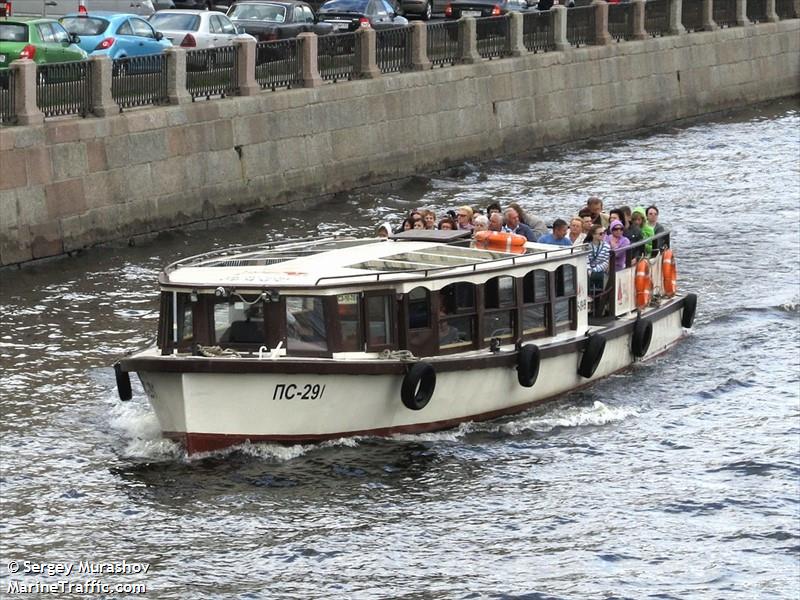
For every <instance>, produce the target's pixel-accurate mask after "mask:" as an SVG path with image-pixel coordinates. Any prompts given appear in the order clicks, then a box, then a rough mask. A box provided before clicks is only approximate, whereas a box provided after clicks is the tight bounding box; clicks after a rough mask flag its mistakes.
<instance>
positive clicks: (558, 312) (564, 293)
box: [553, 265, 577, 330]
mask: <svg viewBox="0 0 800 600" xmlns="http://www.w3.org/2000/svg"><path fill="white" fill-rule="evenodd" d="M576 279H577V274H576V269H575V267H574V266H572V265H561V266H560V267H558V269H556V277H555V280H556V289H555V292H556V293H555V296H556V297H555V300H554V302H553V317H554V320H555V326H556V330H559V329H561V330H564V329H569V328H573V327H576V326H577V324H576V321H577V319H576V317H577V314H576V313H577V311H576V310H575V306H576V302H575V296H576V286H577V283H576Z"/></svg>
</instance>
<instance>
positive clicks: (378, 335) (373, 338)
mask: <svg viewBox="0 0 800 600" xmlns="http://www.w3.org/2000/svg"><path fill="white" fill-rule="evenodd" d="M576 288H577V282H576V269H575V267H573V266H571V265H562V266H561V267H559V268H558V269H557V270H556V271H555V272H549V271H545V270H542V269H539V270H535V271H531V272H530V273H528V274H526V275H525V276H524V277H523V278H521V279H516V278H514V277H511V276H499V277H494V278H493V279H490V280H489V281H487V282H486V283H485V284H483V285H482V286H481V285H475V284H472V283H453V284H450V285H448V286H446V287H444V288H443V289H442V290H440V291H439V292H434V293H432V292H431V291H430V290H428V289H426V288H424V287H417V288H414V289H413V290H411V291H410V292H409V293H408V294H406V295H404V296H402V295H401V296H395V293H394V292H393V291H390V290H387V291H376V292H373V291H370V292H364V293H353V294H340V295H338V296H281V297H280V299H279V300H278V301H275V302H267V301H264V300H261V299H260V298H259V297H258V296H250V297H248V296H246V295H239V294H235V295H234V296H233V297H229V298H216V297H212V296H205V295H202V296H200V297H199V298H198V299H197V301H195V302H192V301H191V298H190V296H189V295H188V294H177V299H178V311H177V313H178V323H177V328H176V330H175V331H173V330H172V328H173V324H172V306H171V302H172V294H169V293H165V294H164V295H163V297H162V311H161V314H162V319H161V327H160V329H159V346H160V347H161V348H162V349H163V351H164V352H165V353H167V352H170V351H171V349H172V347H173V346H174V343H173V339H174V338H175V336H176V335H177V339H178V340H179V342H178V347H179V349H181V350H187V349H189V348H190V347H191V346H193V345H194V344H201V345H220V346H223V347H234V348H236V347H241V348H243V349H247V348H250V347H253V348H254V349H257V348H258V347H260V346H262V345H267V346H268V347H275V346H276V345H277V344H278V343H279V342H281V343H282V344H283V347H285V348H286V351H287V353H288V354H290V355H298V356H302V355H309V356H315V355H328V354H330V353H332V352H359V351H364V350H367V351H380V350H384V349H398V348H404V349H409V350H412V352H415V353H416V354H420V353H421V354H422V355H426V354H434V353H445V354H446V353H448V352H457V351H462V350H466V349H470V348H477V347H484V346H488V345H489V344H490V343H491V341H492V339H495V338H497V339H499V340H501V342H503V343H510V342H511V341H513V340H516V339H530V338H535V337H542V336H547V335H553V334H554V333H557V332H559V331H564V330H567V329H574V328H576V327H577V311H576V294H577V292H576ZM398 325H400V326H398Z"/></svg>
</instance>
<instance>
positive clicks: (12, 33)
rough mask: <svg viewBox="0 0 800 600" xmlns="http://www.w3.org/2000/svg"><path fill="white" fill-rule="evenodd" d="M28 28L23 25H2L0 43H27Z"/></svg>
mask: <svg viewBox="0 0 800 600" xmlns="http://www.w3.org/2000/svg"><path fill="white" fill-rule="evenodd" d="M27 41H28V28H27V27H26V26H25V25H22V24H21V23H0V42H27Z"/></svg>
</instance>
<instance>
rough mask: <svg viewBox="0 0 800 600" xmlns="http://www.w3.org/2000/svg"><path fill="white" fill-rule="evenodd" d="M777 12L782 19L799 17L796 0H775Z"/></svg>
mask: <svg viewBox="0 0 800 600" xmlns="http://www.w3.org/2000/svg"><path fill="white" fill-rule="evenodd" d="M775 12H776V13H777V14H778V18H780V19H796V18H797V17H798V14H797V11H796V10H795V3H794V0H775Z"/></svg>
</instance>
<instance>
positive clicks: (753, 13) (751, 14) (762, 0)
mask: <svg viewBox="0 0 800 600" xmlns="http://www.w3.org/2000/svg"><path fill="white" fill-rule="evenodd" d="M747 18H748V19H750V20H751V21H752V22H753V23H766V21H767V0H747Z"/></svg>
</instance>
